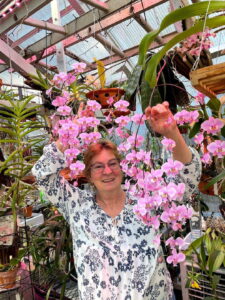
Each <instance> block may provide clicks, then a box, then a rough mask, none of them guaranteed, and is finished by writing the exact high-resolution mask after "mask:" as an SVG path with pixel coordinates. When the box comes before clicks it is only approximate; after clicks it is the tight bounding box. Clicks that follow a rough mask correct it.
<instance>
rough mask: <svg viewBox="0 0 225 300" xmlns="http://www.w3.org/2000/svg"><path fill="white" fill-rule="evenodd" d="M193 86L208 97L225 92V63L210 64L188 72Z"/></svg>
mask: <svg viewBox="0 0 225 300" xmlns="http://www.w3.org/2000/svg"><path fill="white" fill-rule="evenodd" d="M190 80H191V83H192V85H193V87H194V88H196V89H197V90H198V91H200V92H201V93H203V94H205V95H206V96H208V97H209V98H214V97H216V95H217V94H222V93H224V92H225V63H221V64H217V65H212V66H209V67H205V68H202V69H199V70H195V71H192V72H190Z"/></svg>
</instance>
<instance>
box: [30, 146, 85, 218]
mask: <svg viewBox="0 0 225 300" xmlns="http://www.w3.org/2000/svg"><path fill="white" fill-rule="evenodd" d="M64 167H66V163H65V158H64V155H63V153H62V152H60V151H59V150H58V148H57V147H56V145H55V143H52V144H50V145H47V146H46V147H44V152H43V155H42V156H41V158H40V159H39V160H38V161H37V163H36V164H35V165H34V167H33V168H32V172H33V174H34V176H35V177H36V179H37V183H38V185H39V189H40V190H42V191H43V192H44V193H45V196H46V198H47V199H48V200H49V201H50V202H52V203H53V204H54V205H55V206H56V207H57V208H58V209H59V211H60V213H62V214H63V216H64V218H65V219H66V221H67V222H69V215H70V213H71V212H72V210H73V211H74V210H75V209H79V206H80V205H81V202H82V200H83V199H85V191H83V190H80V189H78V188H76V187H74V186H72V185H71V184H69V183H68V181H67V180H65V179H64V178H63V177H62V176H60V174H59V172H60V170H62V169H63V168H64Z"/></svg>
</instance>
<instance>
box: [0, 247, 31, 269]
mask: <svg viewBox="0 0 225 300" xmlns="http://www.w3.org/2000/svg"><path fill="white" fill-rule="evenodd" d="M26 254H27V249H25V248H24V249H19V251H18V253H17V256H16V257H13V258H11V260H10V262H9V263H8V264H4V265H2V264H0V272H6V271H10V270H13V269H14V268H15V267H17V266H18V265H19V263H20V261H21V260H22V258H23V257H24V256H25V255H26Z"/></svg>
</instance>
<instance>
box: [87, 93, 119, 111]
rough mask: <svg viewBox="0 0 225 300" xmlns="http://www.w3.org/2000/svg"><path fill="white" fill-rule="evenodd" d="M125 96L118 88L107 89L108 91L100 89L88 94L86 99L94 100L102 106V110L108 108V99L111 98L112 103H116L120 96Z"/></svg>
mask: <svg viewBox="0 0 225 300" xmlns="http://www.w3.org/2000/svg"><path fill="white" fill-rule="evenodd" d="M124 94H125V91H124V90H123V89H119V88H108V89H101V90H95V91H91V92H88V93H87V94H86V97H87V98H88V99H91V100H96V101H97V102H99V103H100V104H101V106H102V108H109V107H110V105H109V104H108V102H107V101H108V100H109V98H110V97H113V99H114V102H117V101H118V100H119V99H120V98H121V96H123V95H124Z"/></svg>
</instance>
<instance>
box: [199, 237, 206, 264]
mask: <svg viewBox="0 0 225 300" xmlns="http://www.w3.org/2000/svg"><path fill="white" fill-rule="evenodd" d="M203 240H204V239H203ZM200 257H201V261H202V263H203V265H205V264H206V253H205V245H204V243H203V242H202V243H201V244H200Z"/></svg>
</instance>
